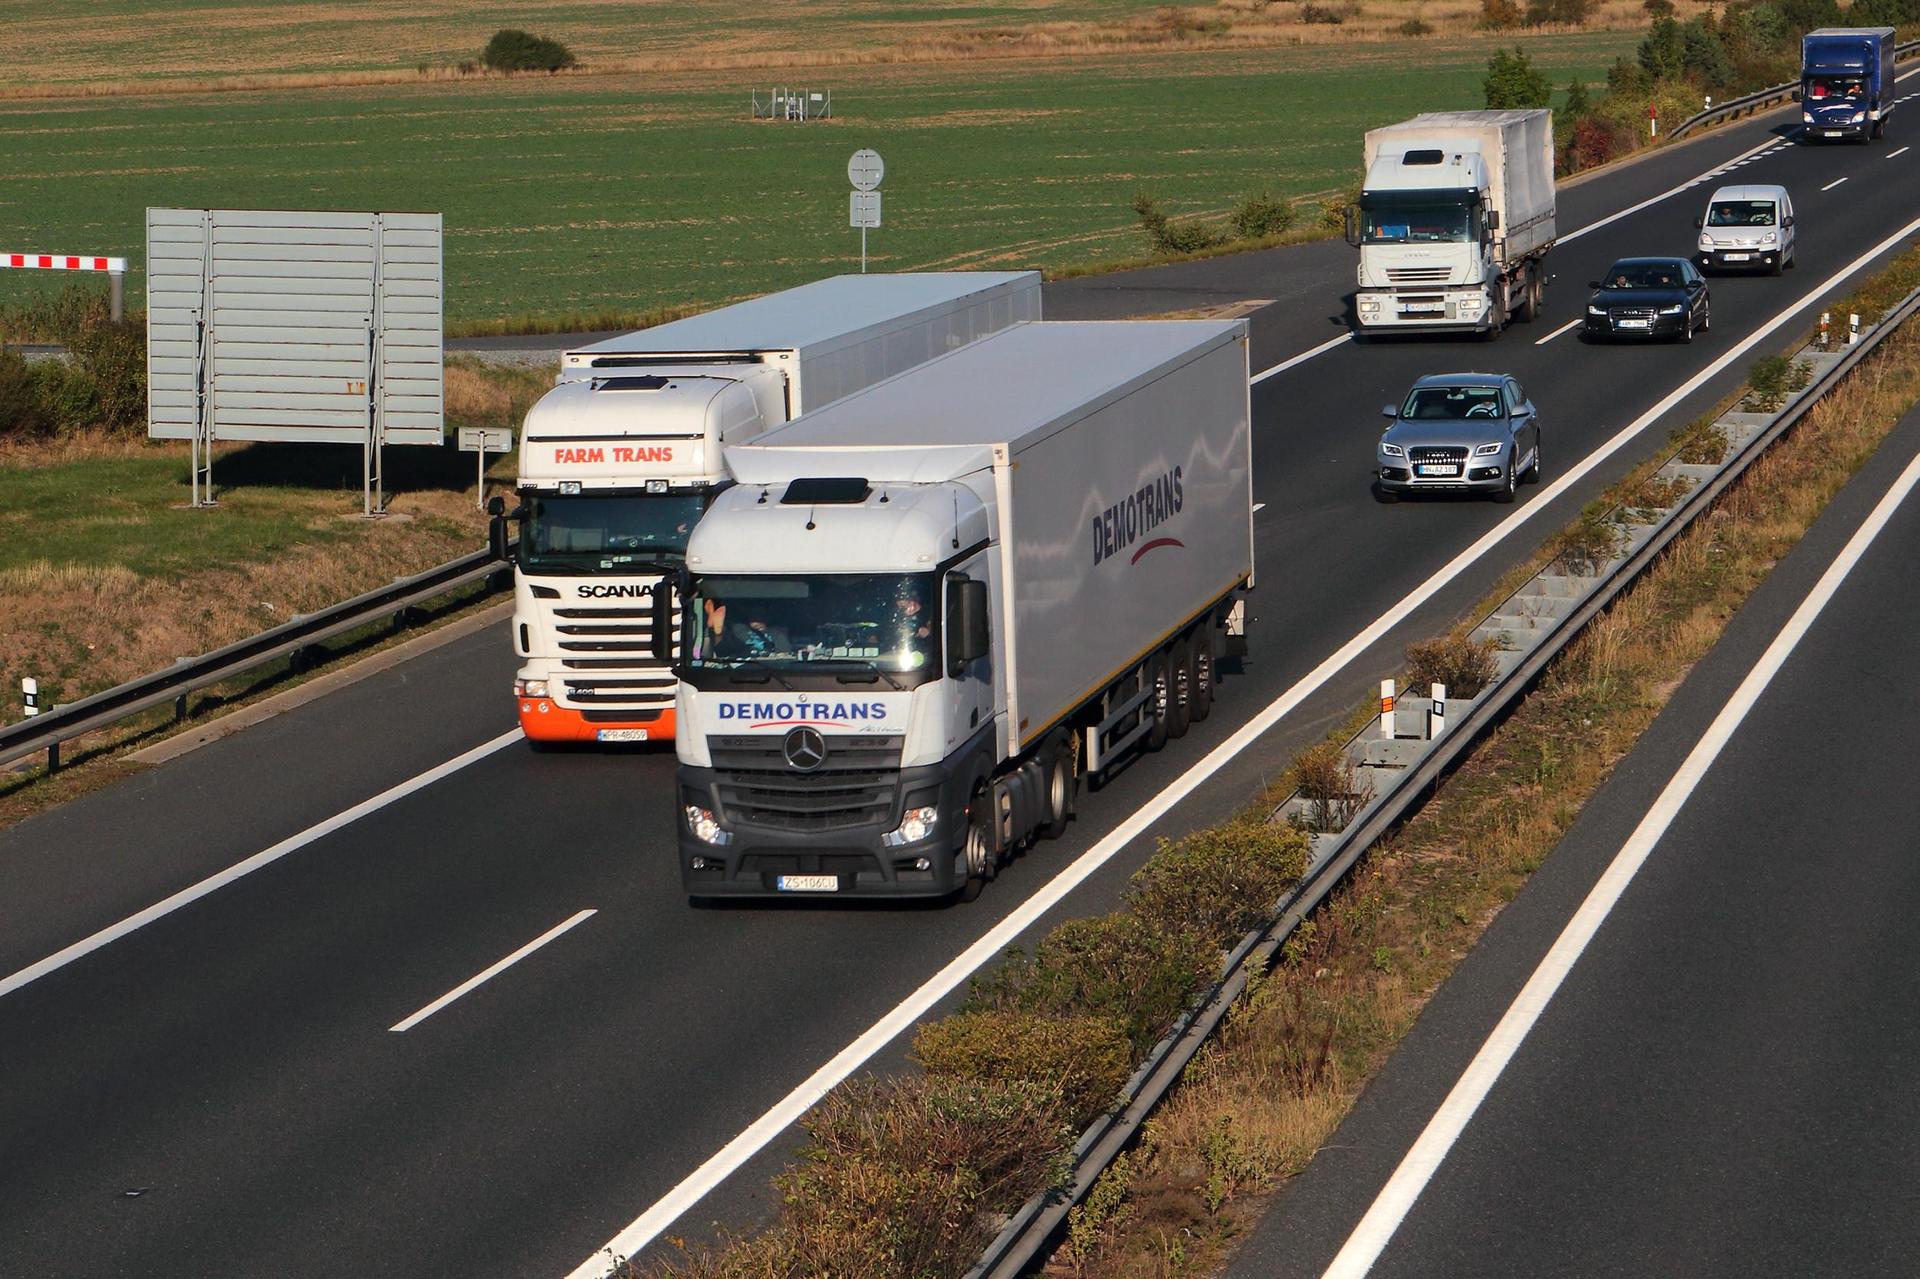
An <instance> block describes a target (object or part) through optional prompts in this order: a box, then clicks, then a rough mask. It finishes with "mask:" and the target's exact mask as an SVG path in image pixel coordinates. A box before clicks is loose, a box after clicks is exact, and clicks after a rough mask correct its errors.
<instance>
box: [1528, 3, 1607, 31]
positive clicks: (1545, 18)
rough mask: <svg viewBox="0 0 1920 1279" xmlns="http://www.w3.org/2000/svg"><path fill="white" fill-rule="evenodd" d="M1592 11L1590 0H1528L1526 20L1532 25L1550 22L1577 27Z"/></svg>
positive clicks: (1544, 24) (1542, 24) (1537, 25)
mask: <svg viewBox="0 0 1920 1279" xmlns="http://www.w3.org/2000/svg"><path fill="white" fill-rule="evenodd" d="M1590 11H1591V4H1590V0H1527V16H1526V22H1527V25H1528V26H1530V27H1542V26H1546V25H1547V24H1549V23H1554V24H1558V25H1560V26H1568V27H1577V26H1580V25H1582V24H1584V23H1585V22H1586V20H1587V15H1588V13H1589V12H1590Z"/></svg>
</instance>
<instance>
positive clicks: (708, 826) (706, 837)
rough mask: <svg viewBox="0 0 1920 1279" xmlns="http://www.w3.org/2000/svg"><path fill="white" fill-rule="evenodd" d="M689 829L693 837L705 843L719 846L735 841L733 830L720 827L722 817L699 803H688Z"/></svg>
mask: <svg viewBox="0 0 1920 1279" xmlns="http://www.w3.org/2000/svg"><path fill="white" fill-rule="evenodd" d="M686 811H687V829H688V830H689V831H692V832H693V837H694V838H695V839H697V840H699V841H700V842H701V843H703V844H711V845H713V846H714V847H716V848H718V847H720V846H721V845H723V844H731V843H732V842H733V832H732V831H730V830H722V829H721V828H720V819H719V818H718V817H716V816H714V812H713V810H712V809H711V808H702V807H700V805H698V804H688V805H687V810H686Z"/></svg>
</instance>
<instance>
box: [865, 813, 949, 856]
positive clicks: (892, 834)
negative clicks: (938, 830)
mask: <svg viewBox="0 0 1920 1279" xmlns="http://www.w3.org/2000/svg"><path fill="white" fill-rule="evenodd" d="M939 824H940V810H939V809H937V808H935V807H933V805H931V804H928V805H926V806H924V807H921V808H909V809H908V810H907V811H906V812H904V813H902V814H900V824H899V825H898V826H896V827H894V828H893V829H892V830H890V831H888V832H887V833H886V834H884V835H882V836H881V837H880V842H881V843H882V844H885V845H886V846H887V847H888V848H898V847H899V846H900V845H902V844H917V843H919V842H920V841H921V840H923V839H926V838H927V837H928V836H930V835H932V834H933V831H934V828H935V827H936V826H938V825H939Z"/></svg>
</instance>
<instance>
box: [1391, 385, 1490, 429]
mask: <svg viewBox="0 0 1920 1279" xmlns="http://www.w3.org/2000/svg"><path fill="white" fill-rule="evenodd" d="M1400 416H1401V417H1403V418H1411V419H1413V420H1415V421H1427V422H1461V421H1465V420H1467V419H1468V418H1489V417H1500V416H1501V412H1500V388H1499V387H1497V386H1416V387H1414V388H1413V393H1412V394H1411V395H1409V396H1407V402H1406V404H1405V405H1404V406H1403V407H1402V408H1401V410H1400Z"/></svg>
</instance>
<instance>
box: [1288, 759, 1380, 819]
mask: <svg viewBox="0 0 1920 1279" xmlns="http://www.w3.org/2000/svg"><path fill="white" fill-rule="evenodd" d="M1293 773H1294V776H1295V778H1297V779H1298V783H1299V791H1300V798H1301V799H1302V800H1304V801H1306V806H1307V807H1306V812H1305V814H1304V820H1305V823H1306V828H1307V829H1308V830H1313V831H1338V830H1345V829H1346V826H1347V823H1349V822H1351V821H1352V820H1353V818H1354V815H1355V814H1356V813H1358V812H1359V811H1360V810H1361V809H1362V808H1365V807H1366V806H1367V801H1368V800H1370V799H1372V798H1373V787H1372V785H1371V783H1366V784H1363V783H1362V782H1361V781H1360V772H1359V769H1358V768H1357V767H1355V765H1354V762H1353V760H1352V759H1350V758H1348V756H1347V752H1346V751H1345V750H1344V749H1342V748H1341V747H1340V746H1338V745H1337V744H1335V743H1333V742H1322V743H1320V745H1318V746H1310V747H1308V748H1307V749H1306V750H1304V751H1302V752H1300V755H1299V757H1298V758H1297V759H1295V760H1294V761H1293Z"/></svg>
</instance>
